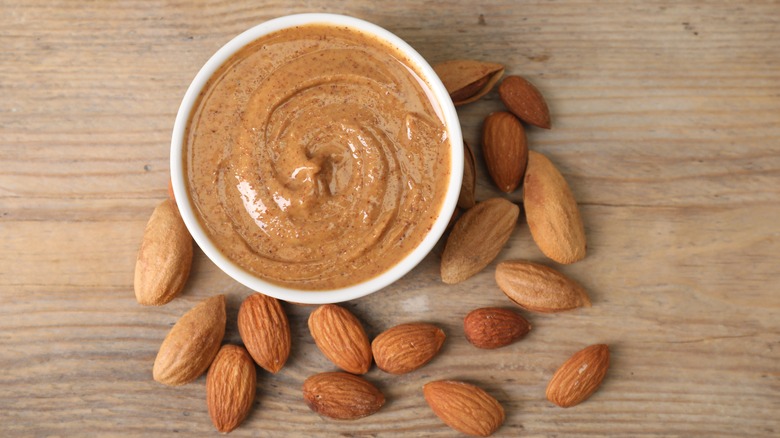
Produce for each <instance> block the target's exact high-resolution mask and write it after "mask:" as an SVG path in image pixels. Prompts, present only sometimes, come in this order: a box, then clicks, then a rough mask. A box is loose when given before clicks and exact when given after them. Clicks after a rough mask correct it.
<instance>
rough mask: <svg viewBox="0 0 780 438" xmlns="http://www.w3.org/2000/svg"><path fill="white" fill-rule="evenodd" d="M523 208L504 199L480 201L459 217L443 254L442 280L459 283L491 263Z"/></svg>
mask: <svg viewBox="0 0 780 438" xmlns="http://www.w3.org/2000/svg"><path fill="white" fill-rule="evenodd" d="M519 215H520V208H519V207H518V206H517V205H515V204H513V203H511V202H509V201H507V200H506V199H502V198H493V199H488V200H487V201H484V202H480V203H478V204H477V205H475V206H474V207H472V208H471V209H469V210H468V211H466V212H465V213H463V215H462V216H461V217H460V218H459V219H458V221H457V222H456V223H455V226H454V227H453V228H452V232H451V233H450V235H449V237H448V238H447V245H446V246H445V247H444V252H443V253H442V257H441V279H442V281H444V282H445V283H447V284H456V283H460V282H461V281H464V280H466V279H467V278H469V277H471V276H473V275H474V274H476V273H477V272H479V271H481V270H482V269H484V268H485V266H487V265H489V264H490V262H492V261H493V260H494V259H495V258H496V256H498V253H499V252H501V248H503V247H504V245H505V244H506V242H507V241H508V240H509V237H510V236H511V235H512V231H513V230H514V229H515V225H516V224H517V217H518V216H519Z"/></svg>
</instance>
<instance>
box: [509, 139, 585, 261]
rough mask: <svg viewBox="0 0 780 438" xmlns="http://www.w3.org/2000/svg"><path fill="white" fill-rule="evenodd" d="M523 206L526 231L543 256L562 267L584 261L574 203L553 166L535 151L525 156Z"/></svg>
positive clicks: (582, 229) (581, 229) (581, 231)
mask: <svg viewBox="0 0 780 438" xmlns="http://www.w3.org/2000/svg"><path fill="white" fill-rule="evenodd" d="M523 205H524V206H525V216H526V219H527V221H528V229H529V230H530V231H531V236H532V237H533V239H534V242H536V245H537V246H538V247H539V249H540V250H541V251H542V252H543V253H544V255H546V256H547V257H549V258H551V259H552V260H554V261H556V262H558V263H562V264H569V263H574V262H576V261H579V260H582V259H583V258H585V253H586V249H587V244H586V242H585V226H584V225H583V223H582V217H581V216H580V210H579V208H578V207H577V201H575V200H574V195H573V194H572V193H571V189H570V188H569V185H568V184H567V183H566V180H565V179H564V178H563V175H561V173H560V172H559V171H558V169H556V168H555V165H553V163H552V162H551V161H550V160H549V159H548V158H547V157H545V156H544V155H542V154H540V153H538V152H534V151H530V153H529V154H528V167H527V169H526V171H525V181H524V182H523Z"/></svg>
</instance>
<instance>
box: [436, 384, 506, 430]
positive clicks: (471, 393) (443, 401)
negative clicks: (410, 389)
mask: <svg viewBox="0 0 780 438" xmlns="http://www.w3.org/2000/svg"><path fill="white" fill-rule="evenodd" d="M423 395H424V396H425V401H426V402H428V406H430V407H431V409H433V412H434V413H435V414H436V416H438V417H439V418H440V419H441V420H442V421H443V422H444V423H445V424H446V425H447V426H449V427H451V428H453V429H455V430H457V431H459V432H462V433H465V434H468V435H474V436H490V435H492V434H493V433H494V432H495V431H496V430H498V428H499V427H501V425H502V424H503V423H504V408H503V407H502V406H501V404H500V403H499V402H498V401H497V400H496V399H495V398H493V397H492V396H490V394H488V393H487V392H485V391H484V390H483V389H482V388H479V387H477V386H474V385H471V384H468V383H464V382H459V381H455V380H439V381H435V382H430V383H428V384H426V385H425V386H423Z"/></svg>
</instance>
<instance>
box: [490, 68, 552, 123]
mask: <svg viewBox="0 0 780 438" xmlns="http://www.w3.org/2000/svg"><path fill="white" fill-rule="evenodd" d="M498 95H499V97H500V98H501V101H502V102H504V105H506V107H507V108H508V109H509V111H511V112H512V114H514V115H516V116H517V117H519V118H520V119H521V120H522V121H524V122H526V123H529V124H531V125H534V126H538V127H540V128H544V129H550V110H549V109H548V108H547V102H545V100H544V96H542V93H540V92H539V90H538V89H537V88H536V87H535V86H534V84H532V83H530V82H528V80H526V79H525V78H522V77H520V76H507V77H506V78H505V79H504V80H503V81H501V85H499V87H498Z"/></svg>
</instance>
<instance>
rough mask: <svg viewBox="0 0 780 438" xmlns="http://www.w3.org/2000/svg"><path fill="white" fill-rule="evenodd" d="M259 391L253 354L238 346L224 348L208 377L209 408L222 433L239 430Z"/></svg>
mask: <svg viewBox="0 0 780 438" xmlns="http://www.w3.org/2000/svg"><path fill="white" fill-rule="evenodd" d="M256 392H257V371H255V364H254V362H252V358H251V357H249V353H247V351H246V350H245V349H244V348H243V347H239V346H238V345H223V346H222V348H221V349H220V350H219V353H217V357H215V358H214V362H212V364H211V368H209V373H208V375H207V376H206V405H207V407H208V410H209V416H210V417H211V422H212V423H214V427H216V428H217V430H218V431H220V432H222V433H227V432H230V431H231V430H233V429H235V428H236V427H238V425H239V424H241V422H242V421H244V419H245V418H246V416H247V415H249V411H250V410H251V409H252V404H253V403H254V401H255V393H256Z"/></svg>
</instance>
